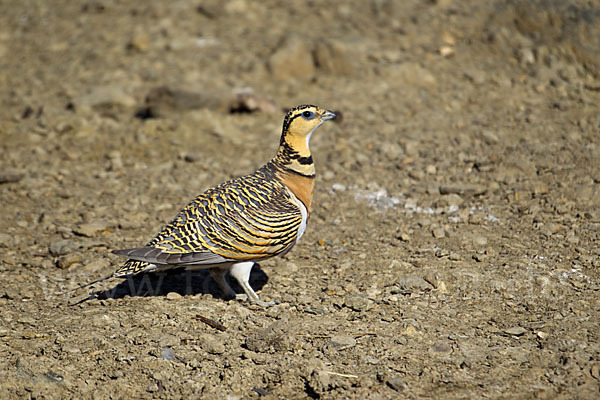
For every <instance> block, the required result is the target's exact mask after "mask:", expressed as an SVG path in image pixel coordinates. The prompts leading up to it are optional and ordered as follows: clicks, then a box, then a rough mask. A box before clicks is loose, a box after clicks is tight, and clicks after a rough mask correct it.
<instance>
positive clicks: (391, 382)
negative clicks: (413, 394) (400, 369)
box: [385, 377, 407, 392]
mask: <svg viewBox="0 0 600 400" xmlns="http://www.w3.org/2000/svg"><path fill="white" fill-rule="evenodd" d="M385 383H386V384H387V385H388V386H389V387H390V388H392V389H393V390H395V391H396V392H403V391H404V390H405V389H406V388H407V386H406V383H404V381H403V380H402V378H400V377H395V378H390V379H388V380H387V381H386V382H385Z"/></svg>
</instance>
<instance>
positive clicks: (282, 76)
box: [268, 37, 315, 80]
mask: <svg viewBox="0 0 600 400" xmlns="http://www.w3.org/2000/svg"><path fill="white" fill-rule="evenodd" d="M268 67H269V70H270V71H271V73H272V74H273V77H274V78H275V79H278V80H287V79H299V80H306V79H310V78H312V77H313V76H314V74H315V63H314V60H313V56H312V49H310V48H309V47H308V46H307V45H306V41H305V40H301V39H299V38H295V37H292V38H288V39H287V40H286V41H285V42H284V43H283V45H282V46H281V47H279V48H278V49H277V50H276V51H275V53H273V55H271V57H270V58H269V62H268Z"/></svg>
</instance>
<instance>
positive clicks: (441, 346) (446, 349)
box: [429, 343, 452, 355]
mask: <svg viewBox="0 0 600 400" xmlns="http://www.w3.org/2000/svg"><path fill="white" fill-rule="evenodd" d="M429 352H431V353H433V354H438V355H447V354H450V353H452V345H451V344H450V343H437V344H434V345H433V346H431V347H430V348H429Z"/></svg>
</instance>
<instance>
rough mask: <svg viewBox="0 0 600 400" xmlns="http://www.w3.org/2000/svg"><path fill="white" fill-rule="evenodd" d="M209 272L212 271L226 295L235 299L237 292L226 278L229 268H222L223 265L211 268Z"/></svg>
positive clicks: (211, 273)
mask: <svg viewBox="0 0 600 400" xmlns="http://www.w3.org/2000/svg"><path fill="white" fill-rule="evenodd" d="M208 272H210V275H211V276H212V277H213V279H214V280H215V282H217V284H218V285H219V287H220V288H221V290H222V291H223V293H224V294H225V297H226V298H228V299H234V298H235V292H234V291H233V289H232V288H231V286H229V283H227V280H226V279H225V274H227V269H225V268H221V267H214V268H209V270H208Z"/></svg>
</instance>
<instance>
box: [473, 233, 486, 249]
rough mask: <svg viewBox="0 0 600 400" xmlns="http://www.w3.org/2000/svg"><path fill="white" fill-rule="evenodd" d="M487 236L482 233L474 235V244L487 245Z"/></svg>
mask: <svg viewBox="0 0 600 400" xmlns="http://www.w3.org/2000/svg"><path fill="white" fill-rule="evenodd" d="M487 242H488V241H487V238H486V237H485V236H481V235H475V236H473V244H474V245H475V246H485V245H486V244H487Z"/></svg>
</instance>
